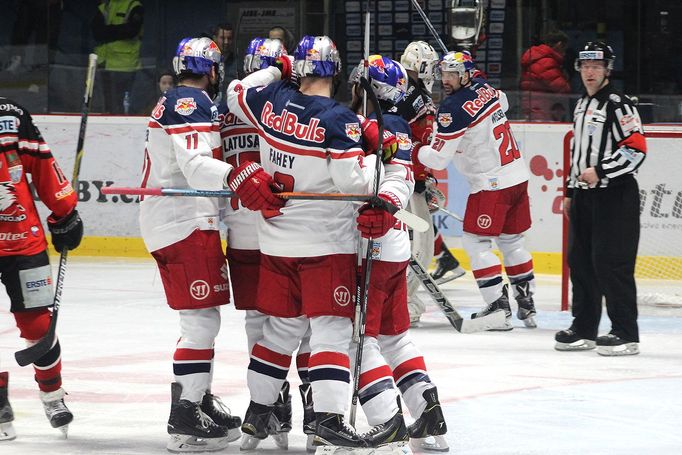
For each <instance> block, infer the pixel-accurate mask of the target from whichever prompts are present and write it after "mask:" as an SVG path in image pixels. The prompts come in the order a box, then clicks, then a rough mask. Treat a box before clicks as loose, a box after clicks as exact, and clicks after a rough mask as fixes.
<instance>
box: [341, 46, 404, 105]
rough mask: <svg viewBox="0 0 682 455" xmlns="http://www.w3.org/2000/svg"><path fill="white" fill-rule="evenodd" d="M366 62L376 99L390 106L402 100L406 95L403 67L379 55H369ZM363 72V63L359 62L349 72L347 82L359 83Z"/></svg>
mask: <svg viewBox="0 0 682 455" xmlns="http://www.w3.org/2000/svg"><path fill="white" fill-rule="evenodd" d="M368 62H369V65H368V69H369V82H370V85H371V86H372V91H373V92H374V94H375V95H376V97H377V99H378V100H381V101H388V102H389V103H391V104H396V103H398V102H399V101H400V100H402V99H403V98H404V97H405V93H407V72H406V71H405V68H404V67H403V65H401V64H400V63H398V62H396V61H395V60H391V59H390V58H388V57H382V56H381V55H370V56H369V59H368ZM363 71H364V62H362V61H361V62H360V64H359V65H358V66H357V67H355V68H354V69H353V71H352V72H351V75H350V77H349V78H348V82H350V83H351V84H358V83H360V77H361V76H362V73H363Z"/></svg>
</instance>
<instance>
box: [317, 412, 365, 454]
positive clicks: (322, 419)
mask: <svg viewBox="0 0 682 455" xmlns="http://www.w3.org/2000/svg"><path fill="white" fill-rule="evenodd" d="M315 415H316V417H317V426H316V428H315V437H314V439H313V445H315V446H316V450H315V453H316V454H317V455H320V454H324V455H332V454H349V453H357V452H355V449H362V448H366V447H368V444H367V441H366V440H364V439H363V438H362V436H360V435H359V434H358V433H356V432H355V430H354V429H353V428H351V427H350V426H348V425H347V424H346V422H344V420H343V416H342V415H341V414H332V413H329V412H316V413H315Z"/></svg>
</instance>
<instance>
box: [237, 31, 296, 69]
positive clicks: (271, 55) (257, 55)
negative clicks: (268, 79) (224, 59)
mask: <svg viewBox="0 0 682 455" xmlns="http://www.w3.org/2000/svg"><path fill="white" fill-rule="evenodd" d="M284 55H287V50H286V49H285V48H284V44H282V42H281V41H280V40H278V39H270V38H254V39H252V40H251V42H250V43H249V46H248V47H247V48H246V55H244V72H245V73H246V74H251V73H253V72H254V71H258V70H262V69H263V68H267V67H269V66H272V65H274V64H275V60H277V59H278V58H279V57H282V56H284Z"/></svg>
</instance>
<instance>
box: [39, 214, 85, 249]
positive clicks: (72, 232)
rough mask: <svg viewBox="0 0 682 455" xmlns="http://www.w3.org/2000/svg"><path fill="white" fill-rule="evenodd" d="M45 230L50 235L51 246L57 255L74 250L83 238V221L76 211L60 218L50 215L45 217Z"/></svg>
mask: <svg viewBox="0 0 682 455" xmlns="http://www.w3.org/2000/svg"><path fill="white" fill-rule="evenodd" d="M47 228H48V229H49V230H50V233H51V234H52V245H54V249H55V250H57V251H58V252H59V253H61V252H62V250H64V249H67V250H73V249H75V248H76V247H78V245H80V243H81V239H82V238H83V221H81V217H80V216H79V215H78V210H76V209H73V210H72V211H71V213H69V214H68V215H66V216H65V217H62V218H57V217H55V215H54V213H53V214H51V215H50V216H48V217H47Z"/></svg>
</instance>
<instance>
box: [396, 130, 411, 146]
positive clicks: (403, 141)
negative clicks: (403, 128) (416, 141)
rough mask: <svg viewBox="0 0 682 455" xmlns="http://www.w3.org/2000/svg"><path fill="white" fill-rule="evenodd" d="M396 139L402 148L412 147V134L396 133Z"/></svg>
mask: <svg viewBox="0 0 682 455" xmlns="http://www.w3.org/2000/svg"><path fill="white" fill-rule="evenodd" d="M395 139H396V142H397V143H398V148H399V149H400V150H410V149H411V148H412V141H411V140H410V136H409V135H407V134H405V133H395Z"/></svg>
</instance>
